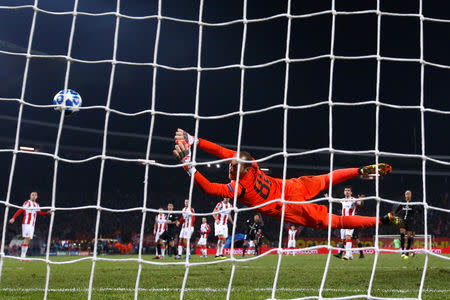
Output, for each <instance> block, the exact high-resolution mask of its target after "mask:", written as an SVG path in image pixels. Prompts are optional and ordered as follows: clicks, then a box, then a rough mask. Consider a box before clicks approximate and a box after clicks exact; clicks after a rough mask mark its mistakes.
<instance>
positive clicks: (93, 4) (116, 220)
mask: <svg viewBox="0 0 450 300" xmlns="http://www.w3.org/2000/svg"><path fill="white" fill-rule="evenodd" d="M445 2H446V1H439V2H437V1H423V15H424V16H425V17H429V18H440V19H446V20H449V19H450V10H449V5H448V3H445ZM30 4H31V5H32V4H33V2H32V1H25V0H21V1H17V0H16V1H5V0H0V6H18V5H30ZM38 7H39V8H40V9H42V10H48V11H51V12H64V11H66V12H67V11H72V10H73V1H57V0H46V1H39V5H38ZM330 9H331V1H292V6H291V14H292V15H302V14H307V13H313V12H319V11H327V10H330ZM335 9H336V10H337V11H362V10H373V9H376V1H336V7H335ZM77 10H78V11H79V12H90V13H102V12H112V11H115V10H116V2H115V1H106V0H105V1H99V0H98V1H87V0H80V1H79V6H78V9H77ZM380 10H381V11H383V12H392V13H405V14H417V13H418V11H419V1H381V5H380ZM286 11H287V1H254V0H252V1H248V7H247V18H248V19H257V18H265V17H268V16H274V15H277V14H283V13H286ZM120 12H121V13H122V14H124V15H129V16H149V15H157V13H158V3H157V1H137V0H128V1H121V7H120ZM242 13H243V7H242V2H241V1H211V0H206V1H204V7H203V16H202V18H203V21H204V22H207V23H219V22H227V21H231V20H238V19H242ZM161 14H162V15H163V16H166V17H173V18H179V19H185V20H197V21H198V19H199V1H175V0H170V1H162V8H161ZM32 17H33V9H32V8H29V7H28V8H21V9H14V10H12V9H5V8H0V50H1V51H2V52H0V66H1V67H0V82H1V84H0V98H1V100H0V128H1V134H0V148H1V149H10V150H11V149H13V148H14V142H15V136H16V128H17V116H18V112H19V103H18V102H16V101H5V100H6V99H7V98H20V97H21V90H22V84H23V81H24V69H25V62H26V57H24V56H16V55H11V54H7V53H5V51H6V52H15V53H25V52H26V50H27V45H28V39H29V35H30V28H31V22H32ZM72 19H73V16H72V15H54V14H48V13H44V12H38V14H37V18H36V26H35V30H34V35H33V42H32V48H31V49H32V51H31V53H32V54H36V55H67V51H68V44H69V35H70V29H71V24H72ZM377 19H378V18H377V15H376V14H375V13H365V14H358V15H337V16H336V23H335V42H334V49H333V51H334V55H336V56H364V55H375V54H376V51H377ZM115 24H116V17H115V16H114V15H106V16H95V17H94V16H87V15H78V16H77V18H76V24H75V32H74V38H73V47H72V51H71V57H72V58H76V59H79V60H85V61H90V62H92V61H98V60H110V59H112V57H113V46H114V29H115ZM287 24H288V19H287V18H286V17H278V18H274V19H271V20H265V21H261V22H252V23H249V24H248V27H247V39H246V44H245V56H244V65H246V66H255V65H260V64H265V63H268V62H271V61H275V60H278V59H281V58H284V57H285V53H286V33H287ZM331 24H332V14H331V13H326V14H321V15H318V16H312V17H307V18H294V19H292V24H291V38H290V47H289V58H290V59H301V58H309V57H315V56H320V55H327V54H330V53H331V49H330V45H331V42H330V41H331ZM243 27H244V25H243V23H242V22H237V23H235V24H231V25H225V26H204V27H203V35H202V48H201V67H202V68H211V67H219V66H230V65H234V66H232V67H229V68H226V69H223V70H205V71H202V72H201V81H200V93H199V107H198V114H199V115H200V116H202V117H206V116H217V115H222V114H226V113H231V112H237V111H239V103H240V102H239V101H240V88H241V70H240V68H239V67H238V65H239V63H240V59H241V47H242V32H243ZM156 28H157V19H155V18H152V19H145V20H136V19H129V18H125V17H123V18H120V27H119V35H118V44H117V53H116V59H117V60H118V61H122V62H135V63H151V62H153V55H154V47H155V36H156ZM198 31H199V26H198V24H195V23H186V22H179V21H173V20H167V19H163V20H162V21H161V32H160V39H159V48H158V56H157V63H158V64H160V65H163V66H170V67H173V68H183V67H196V66H197V60H198V57H197V54H198V44H199V43H198ZM449 36H450V23H444V22H431V21H424V22H423V48H424V49H423V59H424V60H425V61H426V62H429V63H435V64H440V65H442V66H444V67H435V66H430V65H428V64H427V65H425V68H424V94H423V97H424V98H423V103H424V107H425V108H429V109H436V110H440V111H442V112H446V114H443V113H437V112H430V111H427V112H425V113H424V114H423V115H424V123H425V133H424V134H425V141H424V146H425V154H426V155H427V156H428V157H432V158H435V159H439V160H441V161H445V162H447V165H445V164H440V163H434V162H431V161H427V163H426V172H427V173H426V201H427V202H428V204H430V205H433V206H437V207H440V208H445V209H449V208H450V199H449V182H450V165H449V163H450V153H449V152H450V151H449V150H450V131H449V128H450V115H449V112H450V101H449V97H448V95H449V94H450V85H449V82H450V69H449V66H450V39H449ZM419 41H420V18H419V17H417V16H401V17H400V16H386V15H383V16H382V17H381V42H380V56H382V57H391V58H404V59H419V58H420V52H421V51H420V42H419ZM330 61H331V60H330V58H329V57H325V58H321V59H316V60H311V61H307V62H291V63H290V70H289V82H288V93H287V104H288V105H291V106H301V105H308V104H312V103H317V102H322V101H327V100H328V95H329V85H330V83H329V80H330ZM66 68H67V63H66V60H65V59H64V58H54V57H53V58H38V57H33V58H31V60H30V64H29V70H28V76H27V78H26V79H27V81H26V86H25V94H24V100H25V101H27V102H28V103H30V104H36V105H49V104H51V101H52V99H53V96H54V94H56V92H58V91H59V90H61V89H63V88H64V79H65V74H66ZM111 69H112V64H111V63H110V62H104V63H81V62H73V63H72V64H71V70H70V76H69V83H68V87H69V88H71V89H74V90H76V91H78V92H79V93H80V94H81V96H82V98H83V106H84V107H89V106H96V105H103V106H104V105H106V102H107V96H108V89H109V82H110V76H111ZM285 70H286V63H285V62H283V61H282V62H278V63H274V64H271V65H270V66H264V67H257V68H250V69H246V71H245V77H244V92H243V107H242V109H243V111H251V110H256V109H261V108H265V107H269V106H272V105H277V104H282V103H283V100H284V86H285ZM153 72H155V69H154V68H153V67H152V66H148V65H147V66H135V65H127V64H122V63H119V64H117V65H116V69H115V74H114V80H113V84H114V85H113V90H112V95H111V102H110V107H111V108H112V109H115V110H118V111H122V112H126V113H135V112H139V111H143V110H148V109H150V108H151V105H152V92H153V90H155V92H156V99H155V109H156V110H157V111H158V112H165V113H194V112H195V99H196V84H197V71H195V70H187V71H185V70H169V69H167V68H165V67H160V68H158V69H157V76H156V85H155V86H153V85H152V77H153ZM420 76H421V64H420V63H419V62H414V61H408V62H405V61H401V62H400V61H388V60H381V62H380V85H379V101H380V102H382V103H386V104H392V105H402V106H418V105H420V103H421V80H420ZM376 82H377V60H376V58H364V59H351V60H347V59H336V60H335V63H334V73H333V82H332V95H331V98H332V100H333V101H334V102H341V103H348V104H351V103H354V102H361V101H374V100H375V99H376V93H377V84H376ZM329 110H330V107H329V106H328V104H324V105H320V106H316V107H314V108H305V109H289V111H288V114H287V115H288V117H287V147H288V152H289V153H301V152H303V151H304V150H311V149H319V148H324V147H329V143H330V140H329ZM105 116H106V113H105V110H104V109H103V108H96V109H86V110H82V111H81V112H78V113H77V114H76V115H75V116H72V117H69V118H66V119H65V121H64V127H63V130H62V135H61V142H60V151H59V156H60V157H61V158H66V159H70V160H81V159H85V158H88V157H91V156H95V155H100V154H101V152H102V143H103V130H104V126H105ZM59 117H60V114H59V113H57V112H55V111H54V110H53V108H49V107H47V108H42V107H38V108H36V107H32V106H29V105H25V106H24V108H23V115H22V123H21V126H20V136H19V137H20V141H19V145H20V146H34V147H36V148H38V149H39V151H41V152H45V153H54V151H55V141H56V136H57V130H58V122H59ZM151 117H152V116H151V114H150V113H145V114H141V115H139V116H122V115H119V114H116V113H111V114H110V115H109V126H108V136H107V147H106V155H109V156H116V157H121V158H133V159H135V158H141V159H143V158H145V152H146V147H147V141H148V134H149V127H150V120H151ZM154 118H155V123H154V131H153V135H152V140H151V152H150V159H154V160H156V161H157V162H159V163H163V164H168V165H174V164H176V162H175V160H174V159H173V158H172V156H171V151H172V147H173V142H172V138H173V134H174V132H175V130H176V128H178V127H180V128H184V129H186V130H188V131H190V132H192V133H193V131H194V126H195V119H194V118H192V117H183V116H175V115H172V116H163V115H161V114H156V115H155V117H154ZM283 118H284V110H283V109H282V108H277V109H273V110H269V111H266V112H260V113H255V114H247V115H245V116H244V117H243V128H242V149H243V150H248V151H250V152H251V153H252V154H253V156H254V157H255V158H263V157H265V156H268V155H271V154H274V153H278V152H280V151H282V147H283ZM332 118H333V123H332V147H333V148H334V149H338V150H354V151H366V150H373V149H375V146H376V145H375V142H376V140H375V132H376V131H375V124H376V106H375V105H374V104H366V105H348V106H343V105H337V106H333V108H332ZM379 124H380V125H379V143H378V149H379V150H380V151H385V152H395V153H399V154H416V155H421V154H422V142H421V135H422V132H421V113H420V109H418V108H417V107H416V108H411V109H399V108H389V107H386V106H381V107H380V110H379ZM199 125H200V126H199V136H200V137H204V138H206V139H210V140H212V141H215V142H217V143H220V144H223V145H227V146H229V147H231V148H235V147H236V145H237V141H238V127H239V115H233V116H230V117H226V118H220V119H208V120H205V119H201V120H200V122H199ZM12 157H13V155H12V152H11V151H2V152H0V166H1V167H2V171H1V172H0V199H3V200H6V198H7V191H8V182H9V176H10V172H11V161H12ZM208 159H209V160H211V159H214V158H213V157H211V156H209V155H206V154H205V153H202V152H199V153H198V160H203V161H204V160H208ZM374 161H375V158H374V155H373V154H365V155H356V154H353V155H348V154H339V153H338V154H336V155H335V156H334V161H333V169H336V168H343V167H354V166H361V165H364V164H369V163H372V162H374ZM381 161H385V162H388V163H390V164H392V166H393V168H394V172H393V173H392V175H391V176H388V177H386V178H383V179H382V180H380V196H381V197H383V198H386V199H392V200H401V199H402V195H403V193H404V191H405V190H406V189H410V190H412V193H413V199H414V201H422V200H423V197H424V193H423V189H422V159H421V158H420V157H419V158H406V157H392V156H380V162H381ZM100 164H101V160H100V159H95V160H91V161H89V162H83V163H67V162H59V165H58V177H57V187H56V198H55V200H56V206H57V207H74V206H83V205H96V203H97V193H98V185H99V174H100ZM260 165H261V166H264V167H269V168H270V170H271V176H275V177H278V176H279V177H281V176H282V166H283V157H282V155H279V156H277V157H275V158H272V159H269V160H267V161H265V162H263V163H261V164H260ZM53 168H54V160H53V159H52V158H50V157H44V156H39V155H31V154H28V153H27V154H22V153H20V154H18V155H17V161H16V166H15V169H14V173H13V175H14V180H13V183H12V187H11V193H10V202H11V203H13V204H15V205H21V204H22V203H23V201H24V200H26V199H27V197H28V194H29V193H30V191H32V190H37V191H38V192H39V196H40V197H39V199H38V202H39V203H40V205H41V206H49V205H50V204H51V193H52V184H53V171H54V170H53ZM329 168H330V153H329V152H328V151H322V152H321V153H315V154H309V155H302V156H296V157H290V158H289V159H288V170H287V176H288V177H298V176H301V175H312V174H320V173H325V172H327V171H328V170H329ZM198 169H199V170H200V171H202V172H204V174H205V175H206V176H207V177H208V178H210V179H211V180H215V181H218V182H226V180H227V165H226V164H221V165H220V168H217V167H215V166H214V165H213V166H212V167H211V168H208V167H206V166H203V167H199V168H198ZM144 174H145V167H144V166H143V165H140V164H139V163H136V162H120V161H114V160H106V162H105V170H104V177H103V185H102V193H101V205H102V206H103V207H107V208H118V209H119V208H131V207H139V206H142V205H143V195H144V190H143V189H144V184H143V180H144ZM348 183H349V184H351V185H352V186H353V188H354V192H355V194H359V193H363V194H366V195H367V196H374V195H375V182H374V181H362V180H359V179H355V180H351V181H349V182H348ZM343 187H344V184H340V185H337V186H336V187H335V189H334V190H335V193H334V196H335V197H341V196H343ZM188 191H189V178H188V176H186V174H185V172H184V171H183V170H182V169H181V168H163V167H156V166H151V167H150V171H149V187H148V201H147V207H150V208H158V207H159V206H160V205H164V206H165V205H166V204H167V203H168V202H174V203H175V208H176V209H181V208H182V203H183V200H184V199H185V198H186V197H187V196H188ZM217 200H218V199H216V198H213V197H207V196H204V195H203V194H201V193H200V192H199V190H198V189H197V188H194V195H193V203H192V206H193V207H194V208H195V209H196V211H197V212H210V211H212V209H213V207H214V206H215V203H216V202H217ZM325 204H327V203H325ZM335 206H336V211H338V208H337V206H339V205H335ZM339 208H340V206H339ZM390 208H391V205H390V204H384V203H382V204H381V212H382V213H384V212H387V211H388V210H390ZM14 211H15V209H12V210H10V213H9V215H8V216H7V217H8V218H10V217H11V215H12V213H13V212H14ZM361 214H366V215H374V214H375V201H374V200H369V201H367V203H366V205H365V206H364V207H363V208H362V212H361ZM248 215H249V214H248V213H244V214H240V215H239V223H240V222H241V221H242V220H243V218H244V217H246V216H248ZM0 216H1V218H2V223H1V224H3V218H4V205H2V210H1V211H0ZM95 219H96V210H94V209H87V210H76V211H57V212H56V214H55V224H54V230H53V237H59V238H76V236H77V234H78V235H80V236H85V237H88V238H92V237H93V235H94V230H95ZM141 220H142V213H141V212H133V213H130V212H127V213H123V212H121V213H109V212H102V215H101V223H100V235H101V236H112V235H114V233H118V232H120V235H121V237H122V239H123V240H124V241H126V240H127V239H129V238H130V236H131V233H132V232H139V231H140V226H141ZM147 220H148V221H147V227H146V232H152V231H153V215H152V214H150V215H149V218H147ZM428 220H429V232H431V233H433V234H435V235H438V236H448V234H449V231H448V230H449V227H450V225H449V222H448V213H443V212H437V211H435V210H430V211H429V212H428ZM264 221H265V223H266V224H273V225H274V226H266V228H267V229H266V236H267V237H268V238H269V239H270V240H272V241H276V240H277V238H278V228H277V226H276V225H278V224H279V222H278V221H275V220H270V219H268V218H267V217H265V218H264ZM422 221H423V214H422V215H421V217H420V220H418V229H417V232H419V233H422V232H423V226H422V225H420V224H421V222H422ZM48 222H49V219H45V218H40V219H39V220H38V225H37V228H36V229H37V235H39V236H41V237H46V234H47V232H48ZM209 222H210V223H212V218H211V217H210V218H209ZM269 227H270V228H273V229H272V230H270V229H269ZM372 231H373V230H372V229H371V230H367V232H366V234H367V235H369V234H370V233H371V232H372ZM18 232H19V225H17V226H16V225H14V226H8V236H7V239H6V241H7V242H8V241H9V239H10V237H11V236H12V235H14V234H16V233H18ZM380 232H381V233H390V232H396V230H392V229H385V228H383V229H382V230H381V231H380ZM80 233H82V234H80ZM303 234H304V235H311V236H323V235H326V230H323V231H317V230H315V231H313V230H305V231H304V232H303Z"/></svg>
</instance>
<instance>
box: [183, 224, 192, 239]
mask: <svg viewBox="0 0 450 300" xmlns="http://www.w3.org/2000/svg"><path fill="white" fill-rule="evenodd" d="M193 230H194V228H193V227H190V228H186V227H183V228H181V231H180V238H182V239H190V238H191V235H192V231H193Z"/></svg>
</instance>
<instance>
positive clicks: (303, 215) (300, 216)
mask: <svg viewBox="0 0 450 300" xmlns="http://www.w3.org/2000/svg"><path fill="white" fill-rule="evenodd" d="M285 221H286V222H289V223H292V224H295V225H301V226H306V227H311V228H320V229H326V228H328V222H329V214H328V206H325V205H320V204H315V203H307V204H293V203H288V204H286V209H285ZM377 222H378V224H380V225H395V226H402V224H403V220H402V219H400V218H398V217H396V216H394V215H393V214H392V213H388V214H387V215H385V216H384V217H382V218H380V219H379V218H377V217H367V216H358V215H354V216H338V215H335V214H332V215H331V228H366V227H373V226H375V225H376V224H377Z"/></svg>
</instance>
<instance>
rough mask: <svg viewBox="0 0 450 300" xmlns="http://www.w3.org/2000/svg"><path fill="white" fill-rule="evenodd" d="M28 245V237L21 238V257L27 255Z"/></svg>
mask: <svg viewBox="0 0 450 300" xmlns="http://www.w3.org/2000/svg"><path fill="white" fill-rule="evenodd" d="M29 245H30V238H28V237H26V238H24V239H23V243H22V249H21V250H22V251H21V253H20V257H21V258H25V257H26V256H27V251H28V246H29Z"/></svg>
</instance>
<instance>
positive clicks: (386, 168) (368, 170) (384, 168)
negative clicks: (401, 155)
mask: <svg viewBox="0 0 450 300" xmlns="http://www.w3.org/2000/svg"><path fill="white" fill-rule="evenodd" d="M376 170H377V165H368V166H365V167H362V168H361V169H359V174H360V175H363V176H366V175H372V174H376V173H377V171H376ZM391 172H392V167H391V166H390V165H388V164H385V163H379V164H378V174H379V175H387V174H389V173H391Z"/></svg>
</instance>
